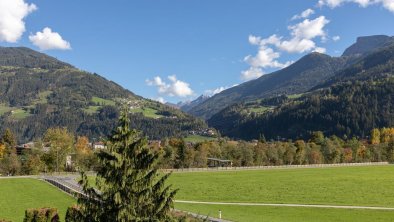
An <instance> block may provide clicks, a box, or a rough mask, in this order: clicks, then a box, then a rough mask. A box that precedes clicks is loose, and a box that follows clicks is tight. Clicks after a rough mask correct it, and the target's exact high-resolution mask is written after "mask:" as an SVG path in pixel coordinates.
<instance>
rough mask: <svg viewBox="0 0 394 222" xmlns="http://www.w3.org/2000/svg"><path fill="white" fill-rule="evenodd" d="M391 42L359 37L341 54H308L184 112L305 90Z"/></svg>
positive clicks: (206, 111) (205, 112)
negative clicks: (280, 68) (331, 55)
mask: <svg viewBox="0 0 394 222" xmlns="http://www.w3.org/2000/svg"><path fill="white" fill-rule="evenodd" d="M393 41H394V39H393V37H389V36H384V35H377V36H366V37H359V38H358V39H357V42H356V43H354V44H353V45H351V46H350V47H349V48H348V49H346V50H345V53H344V54H343V55H342V56H341V57H330V56H328V55H324V54H320V53H311V54H309V55H306V56H304V57H303V58H301V59H300V60H298V61H297V62H295V63H294V64H292V65H290V66H289V67H287V68H284V69H282V70H279V71H276V72H274V73H271V74H267V75H263V76H262V77H260V78H258V79H256V80H252V81H249V82H246V83H243V84H241V85H238V86H235V87H232V88H230V89H227V90H225V91H223V92H221V93H219V94H216V95H215V96H213V97H211V98H209V99H207V100H206V101H204V102H202V103H201V104H198V105H196V106H194V107H193V108H192V109H190V110H187V111H188V112H189V113H191V114H193V115H195V116H199V117H202V118H205V119H209V118H210V117H211V116H213V115H214V114H215V113H217V112H219V111H220V110H222V109H223V108H225V107H227V106H229V105H232V104H235V103H239V102H248V101H254V100H257V99H265V98H270V97H275V96H281V95H292V94H300V93H304V92H306V91H309V90H311V89H312V88H314V87H316V86H317V85H320V84H323V83H324V82H325V81H326V80H327V79H330V78H331V77H333V76H334V75H335V74H336V73H337V72H338V71H340V70H342V69H344V68H346V67H349V66H351V65H352V64H353V63H355V62H357V61H358V60H359V59H361V58H362V57H363V56H365V55H366V54H368V53H371V52H373V51H374V50H377V49H379V48H381V47H385V46H387V44H390V43H391V42H393Z"/></svg>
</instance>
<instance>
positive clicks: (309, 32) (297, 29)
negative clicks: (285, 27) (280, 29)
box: [289, 16, 330, 39]
mask: <svg viewBox="0 0 394 222" xmlns="http://www.w3.org/2000/svg"><path fill="white" fill-rule="evenodd" d="M329 22H330V21H329V20H327V19H326V17H325V16H319V17H318V18H316V19H313V20H309V19H305V20H304V21H302V22H300V23H298V24H296V25H293V26H289V29H290V30H292V33H291V34H292V35H293V36H294V37H296V38H300V39H302V38H303V39H313V38H315V37H318V36H321V37H323V36H325V35H326V33H325V31H324V26H325V25H327V24H328V23H329Z"/></svg>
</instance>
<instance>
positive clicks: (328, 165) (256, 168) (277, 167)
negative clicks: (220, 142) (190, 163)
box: [162, 162, 389, 172]
mask: <svg viewBox="0 0 394 222" xmlns="http://www.w3.org/2000/svg"><path fill="white" fill-rule="evenodd" d="M388 164H389V162H368V163H335V164H308V165H280V166H246V167H205V168H179V169H162V171H164V172H204V171H226V170H228V171H231V170H264V169H294V168H325V167H353V166H381V165H388Z"/></svg>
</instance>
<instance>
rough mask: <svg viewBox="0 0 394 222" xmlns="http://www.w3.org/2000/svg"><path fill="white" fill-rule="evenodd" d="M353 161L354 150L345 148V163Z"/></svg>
mask: <svg viewBox="0 0 394 222" xmlns="http://www.w3.org/2000/svg"><path fill="white" fill-rule="evenodd" d="M352 160H353V150H352V149H351V148H345V149H344V150H343V162H345V163H351V162H352Z"/></svg>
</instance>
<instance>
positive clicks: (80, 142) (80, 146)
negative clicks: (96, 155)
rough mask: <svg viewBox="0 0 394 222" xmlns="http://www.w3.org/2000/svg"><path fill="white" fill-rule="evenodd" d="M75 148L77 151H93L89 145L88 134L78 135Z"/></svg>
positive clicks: (85, 152)
mask: <svg viewBox="0 0 394 222" xmlns="http://www.w3.org/2000/svg"><path fill="white" fill-rule="evenodd" d="M75 149H76V151H77V153H80V154H88V153H90V152H91V149H90V147H89V139H88V138H87V137H86V136H78V138H77V142H76V143H75Z"/></svg>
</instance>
